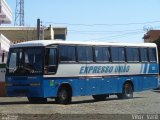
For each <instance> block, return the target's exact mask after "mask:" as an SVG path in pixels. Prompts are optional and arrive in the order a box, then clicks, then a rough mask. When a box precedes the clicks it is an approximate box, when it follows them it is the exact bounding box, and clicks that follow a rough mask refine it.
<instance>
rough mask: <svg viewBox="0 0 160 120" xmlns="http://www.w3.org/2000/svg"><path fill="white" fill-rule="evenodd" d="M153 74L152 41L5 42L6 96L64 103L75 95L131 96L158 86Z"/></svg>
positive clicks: (155, 62) (154, 52) (155, 71)
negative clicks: (7, 51)
mask: <svg viewBox="0 0 160 120" xmlns="http://www.w3.org/2000/svg"><path fill="white" fill-rule="evenodd" d="M158 74H159V65H158V56H157V47H156V44H154V43H142V44H131V43H105V42H103V43H102V42H69V41H56V40H55V41H54V40H37V41H36V40H35V41H29V42H23V43H18V44H15V45H13V46H11V47H10V50H9V55H8V60H7V69H6V84H7V94H8V96H11V97H12V96H26V97H27V98H28V100H29V102H34V103H36V102H47V98H55V101H56V102H57V103H60V104H68V103H70V102H71V100H72V97H74V96H88V95H92V96H93V98H94V99H95V100H105V99H106V97H109V95H113V94H114V95H117V96H118V98H121V99H123V98H132V97H133V92H137V91H144V90H149V89H154V88H157V86H158Z"/></svg>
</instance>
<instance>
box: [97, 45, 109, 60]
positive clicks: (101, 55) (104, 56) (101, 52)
mask: <svg viewBox="0 0 160 120" xmlns="http://www.w3.org/2000/svg"><path fill="white" fill-rule="evenodd" d="M109 60H110V53H109V48H107V47H95V61H96V62H109Z"/></svg>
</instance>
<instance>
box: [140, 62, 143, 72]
mask: <svg viewBox="0 0 160 120" xmlns="http://www.w3.org/2000/svg"><path fill="white" fill-rule="evenodd" d="M142 70H143V64H141V69H140V74H141V73H142Z"/></svg>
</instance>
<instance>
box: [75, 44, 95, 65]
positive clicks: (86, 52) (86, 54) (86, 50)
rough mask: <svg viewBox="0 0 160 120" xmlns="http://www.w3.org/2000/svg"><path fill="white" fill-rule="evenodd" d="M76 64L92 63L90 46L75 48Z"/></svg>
mask: <svg viewBox="0 0 160 120" xmlns="http://www.w3.org/2000/svg"><path fill="white" fill-rule="evenodd" d="M77 53H78V62H93V50H92V47H91V46H77Z"/></svg>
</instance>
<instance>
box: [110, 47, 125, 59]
mask: <svg viewBox="0 0 160 120" xmlns="http://www.w3.org/2000/svg"><path fill="white" fill-rule="evenodd" d="M111 58H112V62H125V49H124V47H111Z"/></svg>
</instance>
